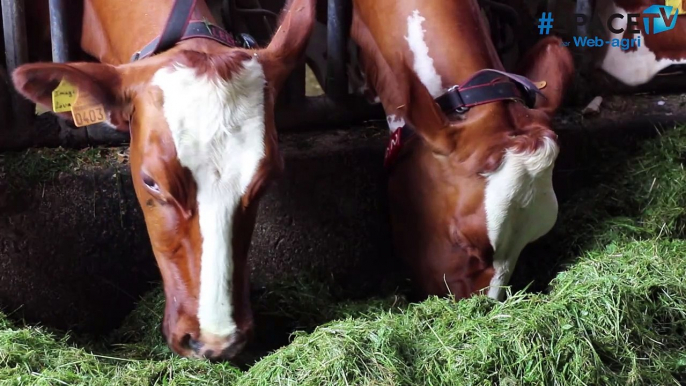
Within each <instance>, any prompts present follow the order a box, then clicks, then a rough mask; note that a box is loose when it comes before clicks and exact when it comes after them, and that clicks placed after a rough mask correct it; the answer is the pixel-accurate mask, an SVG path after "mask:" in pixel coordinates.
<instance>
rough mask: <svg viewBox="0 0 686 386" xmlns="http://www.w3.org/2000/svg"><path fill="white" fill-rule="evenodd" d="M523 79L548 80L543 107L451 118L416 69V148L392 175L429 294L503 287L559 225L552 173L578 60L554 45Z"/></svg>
mask: <svg viewBox="0 0 686 386" xmlns="http://www.w3.org/2000/svg"><path fill="white" fill-rule="evenodd" d="M522 67H523V68H522V69H521V71H519V72H520V73H521V74H523V75H525V76H527V77H528V78H529V79H532V80H533V81H545V82H546V86H545V87H544V88H543V89H542V90H541V91H542V92H543V94H544V95H545V98H544V97H542V96H539V97H538V100H537V106H536V108H535V109H527V108H526V107H525V106H524V105H521V104H518V103H515V102H498V103H491V104H487V105H482V106H477V107H474V108H473V109H471V110H470V111H469V112H468V113H467V114H465V115H463V116H454V117H450V116H446V115H445V114H444V113H443V112H442V111H441V110H440V108H439V107H438V105H437V104H436V103H435V102H434V100H433V98H432V96H431V94H430V93H429V91H428V90H427V88H426V87H425V86H424V85H423V84H422V82H421V81H420V79H418V77H417V76H416V75H415V73H414V72H413V70H412V69H410V68H406V72H407V76H406V79H408V82H409V85H408V90H409V95H408V96H407V98H405V100H406V101H408V102H407V105H406V106H404V107H403V108H402V109H404V117H405V119H406V121H407V122H408V123H409V124H410V125H411V126H412V127H413V128H415V130H416V132H417V133H418V134H419V136H418V137H415V138H417V140H410V141H409V142H407V144H406V145H405V146H404V147H403V148H402V151H401V153H400V155H399V158H398V159H397V161H396V163H395V164H394V165H393V169H392V170H391V172H390V176H389V199H390V209H391V220H392V227H393V239H394V244H395V250H396V252H397V254H399V255H400V256H401V257H403V258H404V259H405V260H406V261H407V263H408V265H409V266H410V269H411V270H412V272H413V274H414V278H415V282H416V283H417V284H418V285H419V287H420V288H419V289H420V292H422V294H424V295H426V294H436V295H444V294H447V293H452V294H453V295H455V296H456V297H457V298H462V297H466V296H469V295H471V294H473V293H475V292H478V291H479V290H481V289H485V288H486V287H489V286H491V288H490V290H489V296H492V297H494V298H501V297H502V294H503V293H502V289H501V286H502V285H506V284H507V282H508V281H509V277H510V274H511V273H512V270H513V269H514V265H515V263H516V261H517V258H518V257H519V254H520V252H521V250H522V249H523V248H524V247H525V246H526V245H527V244H528V243H530V242H532V241H534V240H536V239H537V238H539V237H541V236H543V235H544V234H546V233H547V232H548V231H549V230H550V229H551V228H552V226H553V225H554V223H555V220H556V218H557V201H556V197H555V193H554V191H553V187H552V169H553V165H554V162H555V160H556V157H557V154H558V144H557V141H556V138H557V137H556V135H555V133H554V132H553V131H551V129H550V118H551V116H552V114H553V113H554V112H555V110H556V109H557V108H558V107H559V105H560V103H561V100H562V96H563V92H564V90H565V88H566V87H567V85H568V83H569V81H570V80H571V75H572V74H573V68H574V67H573V61H572V58H571V55H570V53H569V52H568V50H567V49H566V48H565V47H562V46H561V42H560V40H559V39H557V38H549V39H545V40H543V41H541V42H539V43H538V45H536V46H535V47H533V48H532V49H531V51H530V52H529V54H528V55H527V57H525V58H524V60H523V63H522Z"/></svg>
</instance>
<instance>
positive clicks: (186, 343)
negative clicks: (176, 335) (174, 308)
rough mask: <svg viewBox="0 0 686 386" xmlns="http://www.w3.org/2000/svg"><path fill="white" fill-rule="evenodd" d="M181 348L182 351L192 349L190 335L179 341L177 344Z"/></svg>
mask: <svg viewBox="0 0 686 386" xmlns="http://www.w3.org/2000/svg"><path fill="white" fill-rule="evenodd" d="M179 343H180V345H181V347H182V348H184V349H189V348H193V346H192V345H193V339H192V338H191V335H190V334H186V335H184V336H183V338H181V341H180V342H179Z"/></svg>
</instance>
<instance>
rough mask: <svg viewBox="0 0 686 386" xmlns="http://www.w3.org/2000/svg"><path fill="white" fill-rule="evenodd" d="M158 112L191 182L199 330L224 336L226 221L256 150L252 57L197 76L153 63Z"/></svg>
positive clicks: (259, 134)
mask: <svg viewBox="0 0 686 386" xmlns="http://www.w3.org/2000/svg"><path fill="white" fill-rule="evenodd" d="M153 84H155V85H157V86H158V87H160V88H161V89H162V92H163V94H164V107H163V109H164V116H165V118H166V119H167V123H168V124H169V128H170V130H171V133H172V137H173V139H174V145H175V146H176V152H177V155H178V158H179V161H180V163H181V165H182V166H185V167H187V168H188V169H189V170H190V171H191V172H192V174H193V177H194V179H195V182H196V184H197V202H198V216H199V223H200V233H201V236H202V256H201V267H200V294H199V300H198V303H199V304H198V320H199V323H200V331H201V334H211V335H214V336H218V337H226V336H228V335H230V334H231V333H233V332H234V331H235V330H236V324H235V322H234V320H233V317H232V311H233V310H232V297H231V286H232V275H233V261H232V258H233V254H232V244H231V239H232V232H233V229H232V225H233V224H232V221H233V216H234V213H235V211H236V208H237V207H238V204H239V201H240V198H241V196H242V195H243V194H244V193H245V191H246V189H247V187H248V185H249V184H250V182H251V180H252V179H253V177H254V175H255V173H256V171H257V168H258V164H259V162H260V160H261V159H262V158H263V157H264V153H265V149H264V132H265V126H264V125H265V123H264V85H265V77H264V72H263V70H262V66H261V65H260V63H259V62H258V61H257V59H256V58H252V59H251V60H247V61H245V62H243V68H242V69H241V70H240V71H238V72H236V73H234V74H233V77H232V78H231V80H228V81H227V80H223V79H219V78H216V77H215V78H208V77H207V76H206V75H202V76H198V75H196V72H195V70H194V69H193V68H186V67H183V66H176V67H173V68H165V69H161V70H159V71H158V72H157V73H156V74H155V76H154V78H153Z"/></svg>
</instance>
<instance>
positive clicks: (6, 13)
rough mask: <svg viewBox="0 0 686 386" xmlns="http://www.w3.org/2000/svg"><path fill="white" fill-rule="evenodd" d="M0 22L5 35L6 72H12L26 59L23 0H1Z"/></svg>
mask: <svg viewBox="0 0 686 386" xmlns="http://www.w3.org/2000/svg"><path fill="white" fill-rule="evenodd" d="M2 24H3V30H4V31H3V33H4V36H5V56H6V57H5V62H6V64H7V73H8V74H12V72H14V70H15V69H16V68H17V67H19V66H20V65H22V64H24V63H26V62H27V61H28V57H29V56H28V48H27V44H26V19H25V17H24V0H2Z"/></svg>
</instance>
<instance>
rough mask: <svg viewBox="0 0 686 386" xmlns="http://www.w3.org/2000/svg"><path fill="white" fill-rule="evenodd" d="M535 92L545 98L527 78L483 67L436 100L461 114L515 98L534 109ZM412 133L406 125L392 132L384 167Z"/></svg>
mask: <svg viewBox="0 0 686 386" xmlns="http://www.w3.org/2000/svg"><path fill="white" fill-rule="evenodd" d="M537 95H541V96H543V97H544V98H545V96H544V95H543V93H541V91H540V90H539V89H538V87H537V86H536V85H535V84H534V83H533V82H531V81H530V80H529V79H527V78H525V77H523V76H521V75H516V74H511V73H509V72H504V71H499V70H493V69H485V70H480V71H478V72H476V73H475V74H474V75H472V77H471V78H469V79H468V80H467V81H466V82H465V83H464V84H462V85H457V86H453V87H451V88H449V89H448V91H446V92H445V93H444V94H442V95H440V96H439V97H437V98H436V99H435V102H436V103H437V104H438V106H439V107H440V108H441V111H443V113H445V114H451V113H458V114H464V113H466V112H467V111H469V109H471V108H472V107H475V106H479V105H484V104H487V103H494V102H498V101H516V102H520V103H522V104H524V105H525V106H526V107H528V108H533V107H534V106H535V105H536V96H537ZM414 134H415V130H414V129H413V128H412V127H411V126H410V125H409V124H405V125H404V126H402V127H400V128H398V129H397V130H396V131H395V132H393V133H392V134H391V137H390V139H389V141H388V146H387V147H386V155H385V157H384V165H385V166H386V168H387V169H388V168H390V167H391V166H392V165H393V164H394V163H395V161H396V160H397V158H398V155H399V154H400V149H401V148H402V146H403V145H404V144H405V143H406V142H407V141H409V140H410V139H411V138H412V136H413V135H414Z"/></svg>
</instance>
